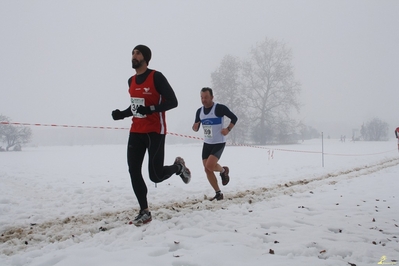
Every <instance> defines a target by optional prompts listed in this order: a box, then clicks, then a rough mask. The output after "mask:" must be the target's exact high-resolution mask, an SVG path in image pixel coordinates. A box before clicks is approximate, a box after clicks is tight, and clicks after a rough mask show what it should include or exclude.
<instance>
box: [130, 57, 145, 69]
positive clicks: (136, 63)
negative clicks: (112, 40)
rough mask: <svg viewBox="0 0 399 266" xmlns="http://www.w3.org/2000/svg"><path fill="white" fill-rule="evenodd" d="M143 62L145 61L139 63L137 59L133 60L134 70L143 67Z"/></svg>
mask: <svg viewBox="0 0 399 266" xmlns="http://www.w3.org/2000/svg"><path fill="white" fill-rule="evenodd" d="M143 61H144V60H141V61H137V60H136V59H133V60H132V68H134V69H137V68H139V67H141V66H142V65H143Z"/></svg>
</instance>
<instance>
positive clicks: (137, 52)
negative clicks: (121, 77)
mask: <svg viewBox="0 0 399 266" xmlns="http://www.w3.org/2000/svg"><path fill="white" fill-rule="evenodd" d="M150 60H151V50H150V48H148V47H147V46H145V45H143V44H139V45H137V46H136V47H134V48H133V51H132V66H133V68H134V69H137V68H139V67H141V66H142V64H143V61H145V62H146V64H147V66H148V65H149V63H150Z"/></svg>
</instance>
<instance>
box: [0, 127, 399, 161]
mask: <svg viewBox="0 0 399 266" xmlns="http://www.w3.org/2000/svg"><path fill="white" fill-rule="evenodd" d="M0 124H3V125H20V126H42V127H62V128H90V129H117V130H120V129H123V130H129V129H130V128H127V127H104V126H74V125H58V124H41V123H34V124H32V123H20V122H8V121H0ZM166 134H169V135H172V136H177V137H182V138H189V139H196V140H202V141H203V140H204V139H203V138H200V137H195V136H190V135H184V134H178V133H173V132H166ZM228 145H232V146H243V147H250V148H257V149H265V150H268V151H269V158H272V159H273V156H274V151H275V150H276V151H285V152H300V153H316V154H321V153H322V152H321V151H301V150H289V149H271V148H268V147H264V146H256V145H248V144H239V143H228ZM392 151H393V150H389V151H383V152H378V153H370V154H338V153H326V152H325V153H324V155H335V156H368V155H376V154H382V153H388V152H392ZM394 151H396V149H394Z"/></svg>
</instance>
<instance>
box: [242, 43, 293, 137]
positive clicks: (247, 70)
mask: <svg viewBox="0 0 399 266" xmlns="http://www.w3.org/2000/svg"><path fill="white" fill-rule="evenodd" d="M291 61H292V52H291V50H290V49H288V48H287V47H286V46H285V44H284V43H282V42H278V41H275V40H271V39H268V38H266V39H265V40H264V41H263V42H261V43H259V44H257V45H256V46H255V48H253V49H252V50H251V58H250V60H249V61H247V62H245V63H244V65H243V80H244V81H245V83H244V84H245V86H246V89H247V90H246V94H247V95H248V97H249V98H250V101H251V107H252V109H253V111H252V112H251V120H252V121H253V123H255V124H254V127H253V137H254V138H255V140H256V141H257V142H258V143H260V144H266V143H267V142H272V141H279V139H280V140H283V139H286V137H284V136H281V137H278V135H281V134H283V133H284V135H285V136H288V135H293V134H295V130H296V129H295V127H296V124H297V122H296V121H295V120H294V119H292V118H291V116H292V111H293V110H296V111H298V112H299V108H300V104H299V101H298V96H299V93H300V83H298V82H297V81H295V79H294V69H293V66H292V64H291Z"/></svg>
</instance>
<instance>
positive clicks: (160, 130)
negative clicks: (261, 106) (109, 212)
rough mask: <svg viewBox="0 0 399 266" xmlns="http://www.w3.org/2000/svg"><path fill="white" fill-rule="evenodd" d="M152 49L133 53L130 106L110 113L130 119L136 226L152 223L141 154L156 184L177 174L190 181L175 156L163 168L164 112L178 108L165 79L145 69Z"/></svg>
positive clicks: (129, 157)
mask: <svg viewBox="0 0 399 266" xmlns="http://www.w3.org/2000/svg"><path fill="white" fill-rule="evenodd" d="M150 60H151V50H150V48H148V47H147V46H145V45H137V46H136V47H135V48H134V49H133V52H132V67H133V68H134V69H135V71H136V74H135V75H134V76H132V77H130V78H129V80H128V85H129V90H128V91H129V95H130V101H131V105H130V106H129V107H128V108H127V109H126V110H124V111H120V110H119V109H116V110H114V111H112V118H113V119H114V120H120V119H124V118H125V117H130V116H133V118H132V125H131V127H130V134H129V140H128V146H127V163H128V167H129V173H130V178H131V182H132V186H133V191H134V193H135V195H136V197H137V200H138V203H139V205H140V212H139V214H138V215H137V217H136V218H135V219H134V220H133V224H135V225H137V226H139V225H142V224H145V223H148V222H150V221H151V220H152V217H151V212H150V211H149V208H148V202H147V186H146V183H145V181H144V179H143V175H142V173H141V168H142V164H143V160H144V155H145V153H146V151H148V172H149V176H150V179H151V181H153V182H154V183H159V182H162V181H165V180H166V179H168V178H169V177H171V176H172V175H173V174H177V175H180V177H181V179H182V180H183V182H184V183H186V184H187V183H189V182H190V179H191V173H190V170H189V169H188V168H187V167H186V165H185V162H184V160H183V158H181V157H176V160H175V162H174V164H173V165H169V166H164V148H165V134H166V120H165V111H167V110H170V109H172V108H175V107H176V106H177V98H176V95H175V93H174V91H173V89H172V87H171V86H170V84H169V82H168V81H167V79H166V78H165V76H164V75H163V74H162V73H161V72H158V71H156V70H152V69H149V68H148V63H149V62H150Z"/></svg>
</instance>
